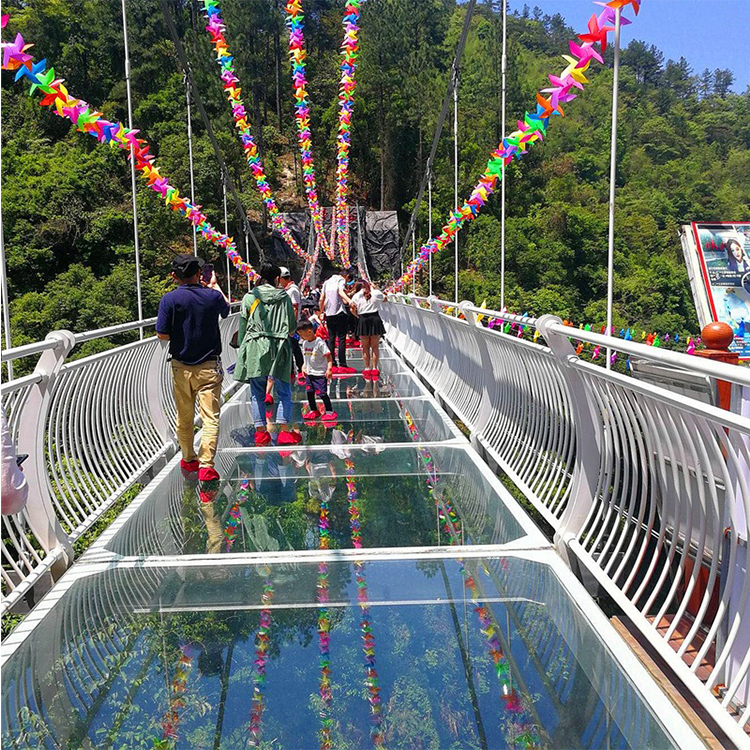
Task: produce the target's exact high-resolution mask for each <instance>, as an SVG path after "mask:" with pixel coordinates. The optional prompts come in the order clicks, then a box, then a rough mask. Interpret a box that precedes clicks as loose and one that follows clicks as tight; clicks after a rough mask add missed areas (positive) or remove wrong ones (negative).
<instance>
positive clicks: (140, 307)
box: [122, 0, 143, 339]
mask: <svg viewBox="0 0 750 750" xmlns="http://www.w3.org/2000/svg"><path fill="white" fill-rule="evenodd" d="M122 38H123V41H124V43H125V91H126V94H127V98H128V127H129V128H130V129H131V130H132V129H133V97H132V94H131V91H130V44H129V42H128V14H127V11H126V10H125V0H122ZM134 151H135V146H134V144H133V143H132V142H131V144H130V190H131V193H132V195H133V245H134V249H135V293H136V299H137V305H138V320H143V298H142V294H141V250H140V243H139V238H138V206H137V205H136V179H135V153H134ZM138 335H139V338H141V339H143V328H139V329H138Z"/></svg>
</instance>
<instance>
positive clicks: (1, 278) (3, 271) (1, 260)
mask: <svg viewBox="0 0 750 750" xmlns="http://www.w3.org/2000/svg"><path fill="white" fill-rule="evenodd" d="M0 293H2V303H3V333H4V334H5V341H4V342H3V343H4V344H5V347H4V348H5V349H10V348H11V347H12V346H13V344H12V343H11V339H10V307H9V306H8V269H7V267H6V265H5V240H4V238H3V221H2V215H0ZM6 365H7V367H8V380H13V361H12V360H10V359H9V360H8V361H7V362H6Z"/></svg>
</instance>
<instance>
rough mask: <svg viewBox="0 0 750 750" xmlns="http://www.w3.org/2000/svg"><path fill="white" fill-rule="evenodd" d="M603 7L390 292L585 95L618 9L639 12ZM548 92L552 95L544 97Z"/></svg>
mask: <svg viewBox="0 0 750 750" xmlns="http://www.w3.org/2000/svg"><path fill="white" fill-rule="evenodd" d="M598 4H599V5H604V8H603V10H602V12H601V13H600V14H599V16H597V15H596V14H594V15H593V16H592V17H591V19H590V20H589V24H588V30H587V32H585V33H583V34H579V35H578V39H579V40H580V41H581V42H582V44H580V45H579V44H577V43H576V42H574V41H572V40H571V41H570V42H569V45H568V46H569V48H570V52H571V55H572V57H571V56H570V55H563V59H564V60H565V61H566V62H567V63H568V65H567V67H566V68H565V69H564V70H563V72H562V73H561V74H560V75H559V76H553V75H550V76H549V80H550V83H551V84H552V86H551V87H550V88H546V89H542V91H541V92H539V93H538V94H537V96H536V101H537V106H536V110H535V111H534V112H533V113H529V112H526V114H525V115H524V118H523V121H521V120H519V121H518V130H515V131H514V132H512V133H511V134H510V135H508V136H506V137H504V138H503V140H502V141H501V142H500V144H499V145H498V147H497V148H496V149H495V150H494V151H492V153H491V154H490V159H489V161H488V162H487V167H486V169H485V171H484V173H483V174H482V176H481V177H480V178H479V182H478V183H477V185H476V186H475V187H474V189H473V190H472V192H471V195H470V196H469V198H468V200H466V201H465V202H464V203H463V204H462V205H461V206H456V208H454V209H453V211H451V213H450V215H449V217H448V222H447V223H446V224H445V226H443V228H442V231H441V233H440V234H439V235H438V236H437V237H434V238H432V239H430V240H429V241H428V242H426V243H425V244H424V245H422V247H421V248H420V249H419V252H418V253H417V257H416V258H415V259H414V260H413V261H412V262H411V263H410V264H409V265H408V266H407V268H406V271H405V272H404V274H403V275H402V276H401V278H399V279H398V280H397V281H395V282H394V283H393V284H392V285H391V286H390V287H389V288H388V289H387V291H388V292H397V291H400V290H402V289H403V288H404V287H406V286H408V285H409V284H410V283H411V282H412V279H413V278H414V276H415V275H416V274H417V273H418V272H419V271H421V270H422V269H423V268H424V267H425V266H426V265H427V262H428V259H429V257H430V255H431V254H433V253H436V252H439V251H440V250H443V249H444V248H445V247H447V246H448V245H449V244H450V243H451V242H452V241H453V239H454V237H455V236H456V234H457V233H458V232H459V230H460V229H461V227H463V225H464V224H465V223H466V222H467V221H471V220H472V219H474V218H475V217H476V216H477V214H478V213H479V211H480V210H481V208H482V207H483V206H484V204H485V203H486V202H487V200H488V198H489V196H491V195H492V194H493V193H494V192H495V189H496V187H497V184H498V181H499V180H500V179H501V178H502V174H503V166H504V165H505V166H507V165H508V164H510V162H512V161H513V159H514V158H516V159H520V158H521V157H522V156H523V155H524V154H525V153H527V152H528V149H529V147H530V146H532V145H534V144H535V143H539V142H541V141H543V140H544V138H545V136H546V135H547V128H548V126H549V121H550V118H551V117H553V116H560V117H562V116H563V115H564V112H563V110H562V105H563V104H566V103H567V102H571V101H573V100H574V99H575V98H576V97H577V96H578V94H577V93H575V90H579V91H583V88H584V84H586V83H588V82H589V81H588V79H587V78H586V76H585V72H586V71H587V70H588V68H589V66H590V65H591V61H592V60H596V61H597V62H598V63H602V62H603V58H602V56H601V55H600V54H599V52H597V50H596V49H595V47H594V45H595V44H599V45H600V48H601V50H602V51H604V49H605V48H606V45H607V34H608V33H609V32H610V31H614V26H612V25H610V24H611V23H613V21H614V18H615V11H616V10H617V9H621V8H622V7H623V6H624V5H628V4H631V5H633V8H634V9H635V11H636V14H637V13H638V10H639V3H638V0H610V2H608V3H606V4H604V3H598ZM623 23H629V21H628V20H627V19H624V20H623ZM544 94H547V95H548V96H546V97H545V96H544Z"/></svg>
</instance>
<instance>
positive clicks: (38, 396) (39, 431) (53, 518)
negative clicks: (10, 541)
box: [16, 331, 76, 578]
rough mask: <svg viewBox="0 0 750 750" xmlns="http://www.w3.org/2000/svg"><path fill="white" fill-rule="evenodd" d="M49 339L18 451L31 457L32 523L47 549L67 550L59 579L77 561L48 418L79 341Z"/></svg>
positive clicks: (55, 570)
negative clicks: (61, 509) (61, 514)
mask: <svg viewBox="0 0 750 750" xmlns="http://www.w3.org/2000/svg"><path fill="white" fill-rule="evenodd" d="M46 340H47V341H56V342H57V345H56V346H55V348H54V349H47V350H46V351H44V352H42V354H41V356H40V357H39V361H38V362H37V364H36V367H35V368H34V374H35V375H41V376H42V379H41V381H40V382H39V383H37V384H36V385H34V386H33V388H31V390H30V391H29V396H28V399H27V400H26V403H25V404H24V410H23V411H24V416H23V419H21V420H19V423H18V435H17V440H16V451H17V452H18V453H19V454H21V453H27V454H28V456H29V459H28V461H27V462H26V463H25V464H24V473H25V475H26V481H27V482H28V485H29V496H28V502H27V504H26V509H25V511H24V514H25V517H26V519H27V521H28V523H29V526H30V528H31V530H32V531H33V532H34V536H35V537H36V538H37V539H38V540H39V542H40V544H41V545H42V546H43V547H44V549H45V551H46V552H51V551H52V550H54V549H58V548H62V550H63V554H62V557H61V559H60V561H59V562H58V563H55V565H53V566H52V574H53V577H54V578H57V577H59V574H61V573H62V572H63V571H64V570H65V568H67V567H68V566H69V565H70V564H71V563H72V562H73V548H72V546H71V544H70V539H69V537H68V535H67V534H66V533H65V530H64V529H63V528H62V526H61V525H60V521H59V520H58V518H57V514H56V513H55V509H54V505H53V503H52V495H51V493H50V487H49V482H48V479H47V455H46V451H45V446H46V445H47V439H46V432H47V419H48V416H49V410H50V404H51V401H52V388H53V386H54V382H55V378H56V377H57V374H58V373H59V372H60V368H61V367H62V366H63V364H64V362H65V358H66V357H67V356H68V354H69V353H70V351H71V350H72V349H73V347H74V346H75V343H76V340H75V336H74V335H73V334H72V333H71V332H70V331H53V332H52V333H49V334H48V335H47V337H46Z"/></svg>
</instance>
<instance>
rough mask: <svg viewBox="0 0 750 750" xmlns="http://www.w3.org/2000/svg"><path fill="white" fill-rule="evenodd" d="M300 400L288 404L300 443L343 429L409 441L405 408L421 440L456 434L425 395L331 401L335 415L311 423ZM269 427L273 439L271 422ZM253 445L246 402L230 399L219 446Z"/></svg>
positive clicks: (322, 440) (362, 436)
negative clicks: (400, 398)
mask: <svg viewBox="0 0 750 750" xmlns="http://www.w3.org/2000/svg"><path fill="white" fill-rule="evenodd" d="M303 406H304V408H305V409H307V407H306V406H305V405H303V404H301V403H294V404H292V419H291V422H292V423H296V424H297V426H298V428H299V430H300V432H301V433H302V443H303V445H328V444H331V443H335V442H336V440H337V438H336V437H335V433H336V432H337V431H338V432H343V433H344V434H345V435H346V436H347V438H346V439H347V440H348V439H349V437H348V435H349V432H350V431H353V437H352V440H354V441H355V442H361V441H362V440H365V442H367V441H368V440H372V441H376V442H379V443H410V442H412V440H411V435H410V432H409V429H408V427H407V424H406V421H405V419H404V417H405V410H406V411H408V412H409V414H410V415H411V417H412V419H413V421H414V423H415V425H416V427H417V429H418V430H419V435H420V437H421V439H422V440H429V441H440V440H450V439H451V438H453V437H456V435H457V432H456V430H455V428H454V427H452V425H451V424H450V423H448V422H446V420H445V418H444V417H443V415H442V414H441V413H440V412H439V411H438V410H437V409H436V408H435V405H434V404H433V403H432V402H431V401H429V400H427V399H404V400H393V399H379V400H377V401H376V400H370V401H334V402H333V408H334V411H335V412H336V414H337V415H338V416H337V419H336V420H333V421H331V422H330V423H327V422H325V423H324V422H323V420H321V419H317V420H315V421H314V422H312V423H308V422H303V421H302V408H303ZM269 425H270V430H271V433H272V435H273V438H274V443H275V442H276V434H275V430H274V426H273V423H272V422H269ZM253 447H255V427H254V426H253V423H252V419H251V416H250V404H249V403H247V402H244V403H243V402H238V403H235V402H234V401H232V402H231V403H229V404H227V405H226V406H225V407H224V410H223V411H222V415H221V431H220V434H219V448H220V449H226V448H253Z"/></svg>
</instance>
